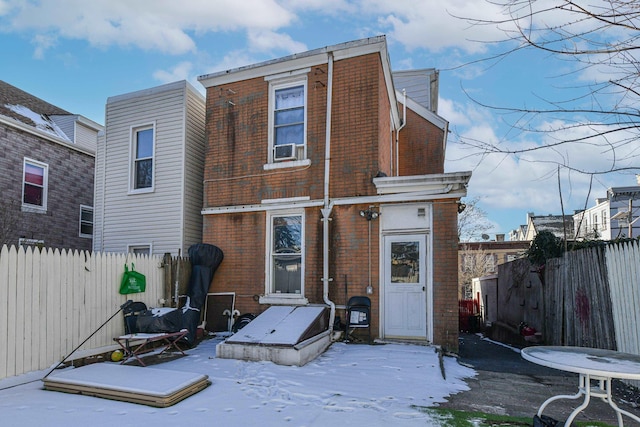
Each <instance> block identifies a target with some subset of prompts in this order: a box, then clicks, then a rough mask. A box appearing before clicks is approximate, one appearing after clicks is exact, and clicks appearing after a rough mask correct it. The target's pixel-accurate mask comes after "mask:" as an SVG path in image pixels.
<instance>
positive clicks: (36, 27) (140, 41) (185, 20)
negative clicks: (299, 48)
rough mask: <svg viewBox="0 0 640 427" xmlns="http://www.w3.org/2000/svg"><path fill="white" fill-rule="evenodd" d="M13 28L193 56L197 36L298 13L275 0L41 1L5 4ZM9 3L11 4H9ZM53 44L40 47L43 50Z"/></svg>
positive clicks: (262, 25)
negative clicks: (184, 0)
mask: <svg viewBox="0 0 640 427" xmlns="http://www.w3.org/2000/svg"><path fill="white" fill-rule="evenodd" d="M4 4H5V5H6V6H5V8H6V9H7V10H8V12H6V13H5V15H6V17H7V18H6V19H7V20H8V25H6V26H7V27H8V28H9V29H12V30H14V31H23V32H35V33H36V34H53V35H56V36H58V37H64V38H69V39H81V40H87V41H88V42H89V43H90V44H91V45H93V46H101V47H107V46H112V45H118V46H135V47H138V48H141V49H146V50H157V51H160V52H164V53H170V54H183V53H187V52H194V51H195V50H196V43H195V41H194V39H193V37H192V34H202V33H206V32H210V31H238V30H246V29H258V30H263V31H269V30H272V31H273V30H276V29H278V28H281V27H283V26H286V25H289V24H290V23H291V21H292V20H294V19H295V15H294V14H292V13H291V12H289V11H287V10H286V9H284V8H283V7H281V6H280V5H279V4H278V3H277V2H276V1H275V0H244V1H241V2H239V1H235V0H219V1H215V2H212V1H208V0H192V1H188V2H179V1H173V0H137V1H134V2H131V1H129V0H92V1H84V0H42V1H40V2H37V3H35V2H26V3H25V2H22V1H21V0H9V2H7V3H4ZM7 5H8V6H7ZM47 47H48V46H47V45H46V43H43V44H41V45H40V46H39V49H40V52H41V53H42V51H44V50H46V48H47Z"/></svg>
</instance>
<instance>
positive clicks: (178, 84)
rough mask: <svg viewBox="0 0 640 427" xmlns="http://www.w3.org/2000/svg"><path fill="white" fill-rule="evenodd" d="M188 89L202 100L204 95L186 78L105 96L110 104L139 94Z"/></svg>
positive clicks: (137, 96)
mask: <svg viewBox="0 0 640 427" xmlns="http://www.w3.org/2000/svg"><path fill="white" fill-rule="evenodd" d="M182 88H185V89H186V90H190V91H192V92H193V93H195V94H197V95H198V96H199V97H200V98H201V99H202V100H204V99H205V98H204V95H202V93H201V92H200V91H198V89H196V88H195V87H194V86H193V85H192V84H191V83H189V82H188V81H186V80H178V81H177V82H171V83H167V84H163V85H160V86H154V87H150V88H147V89H141V90H137V91H135V92H127V93H123V94H121V95H115V96H110V97H108V98H107V104H111V103H114V102H120V101H126V100H130V99H133V98H139V97H141V96H150V95H155V94H158V93H162V92H166V91H169V90H175V89H182Z"/></svg>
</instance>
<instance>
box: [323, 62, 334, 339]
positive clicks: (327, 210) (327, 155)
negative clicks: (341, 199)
mask: <svg viewBox="0 0 640 427" xmlns="http://www.w3.org/2000/svg"><path fill="white" fill-rule="evenodd" d="M327 59H328V61H327V63H328V71H327V124H326V126H327V127H326V130H325V134H326V137H325V138H326V140H325V146H324V206H323V208H322V209H321V212H322V296H323V298H324V302H325V304H327V305H328V306H329V307H330V309H331V311H330V314H329V333H330V334H331V333H332V332H333V322H334V320H335V317H336V305H335V303H334V302H333V301H331V300H330V299H329V282H331V280H333V279H331V278H329V221H331V218H330V217H331V210H332V209H333V205H331V204H330V203H329V171H330V168H329V166H330V163H331V104H332V92H333V53H332V52H329V53H328V55H327Z"/></svg>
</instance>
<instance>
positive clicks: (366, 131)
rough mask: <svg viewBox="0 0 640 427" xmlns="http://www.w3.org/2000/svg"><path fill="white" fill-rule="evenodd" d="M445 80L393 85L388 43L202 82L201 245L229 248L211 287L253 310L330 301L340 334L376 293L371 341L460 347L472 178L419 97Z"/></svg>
mask: <svg viewBox="0 0 640 427" xmlns="http://www.w3.org/2000/svg"><path fill="white" fill-rule="evenodd" d="M434 76H435V77H437V73H434V72H429V71H418V72H417V73H416V75H415V76H408V75H407V73H400V74H398V75H395V76H394V74H393V73H392V71H391V67H390V61H389V57H388V51H387V45H386V39H385V37H384V36H380V37H374V38H370V39H364V40H357V41H354V42H348V43H343V44H338V45H335V46H329V47H325V48H321V49H316V50H312V51H308V52H304V53H300V54H295V55H291V56H288V57H285V58H280V59H275V60H271V61H267V62H263V63H259V64H254V65H250V66H245V67H241V68H236V69H232V70H227V71H223V72H217V73H213V74H208V75H204V76H201V77H199V80H200V82H201V83H202V84H203V86H204V87H205V88H206V89H207V143H206V155H205V157H206V159H205V172H204V183H205V184H204V209H203V210H202V213H203V215H204V233H203V236H204V237H203V240H204V242H205V243H210V244H213V245H216V246H218V247H220V248H221V249H222V250H223V252H224V261H223V262H222V264H221V265H220V267H219V269H218V270H217V271H216V277H215V279H214V281H213V283H212V288H211V291H214V292H235V293H236V307H237V308H238V309H239V310H240V311H241V312H242V313H246V312H251V313H254V314H259V313H261V312H262V311H264V310H265V309H266V308H267V307H269V306H270V305H276V304H284V305H306V304H324V305H327V306H329V307H330V308H331V310H330V312H331V315H330V325H332V324H333V319H334V316H336V315H337V316H341V318H342V321H343V323H344V320H345V318H344V306H345V304H346V302H347V300H348V298H349V297H352V296H363V295H366V296H369V297H370V298H371V301H372V316H371V324H372V335H374V336H378V337H381V338H385V339H393V338H402V339H415V340H422V341H426V342H433V343H435V344H440V345H443V346H444V347H446V348H448V349H453V350H456V349H457V346H458V312H457V311H458V310H457V296H458V292H457V288H458V285H457V274H456V273H457V270H458V264H457V256H458V255H457V248H458V242H457V216H458V202H459V200H460V198H461V197H463V196H465V195H466V186H467V184H468V181H469V179H470V177H471V173H470V172H454V173H444V154H445V148H446V135H447V122H446V120H444V119H443V118H441V117H439V116H438V115H437V114H435V113H434V112H433V111H432V108H433V107H434V106H433V105H430V104H428V103H421V102H420V101H417V100H416V99H414V98H413V97H412V95H413V93H414V92H415V91H416V88H414V87H412V86H411V85H410V84H409V83H410V82H413V81H414V80H415V81H417V82H420V81H423V82H427V83H426V84H425V85H421V87H420V89H421V90H424V91H427V94H426V96H424V97H422V98H420V97H418V96H417V98H418V99H426V100H431V99H432V96H431V94H430V93H429V91H431V90H433V89H432V88H433V87H437V84H436V82H432V81H430V79H432V78H434ZM394 77H398V78H407V79H408V80H404V81H403V83H402V86H398V85H395V86H394V80H395V79H394ZM412 77H413V78H412ZM399 81H400V80H399ZM403 89H406V99H405V96H404V94H403V91H402V90H403ZM416 93H417V92H416ZM425 104H426V105H425ZM336 306H337V307H336Z"/></svg>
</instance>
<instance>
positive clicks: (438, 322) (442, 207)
mask: <svg viewBox="0 0 640 427" xmlns="http://www.w3.org/2000/svg"><path fill="white" fill-rule="evenodd" d="M457 220H458V207H457V204H456V203H455V200H436V201H434V203H433V334H434V336H433V341H434V343H435V344H439V345H441V346H443V347H445V348H446V349H447V350H451V351H457V350H458V285H457V283H458V229H457Z"/></svg>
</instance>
